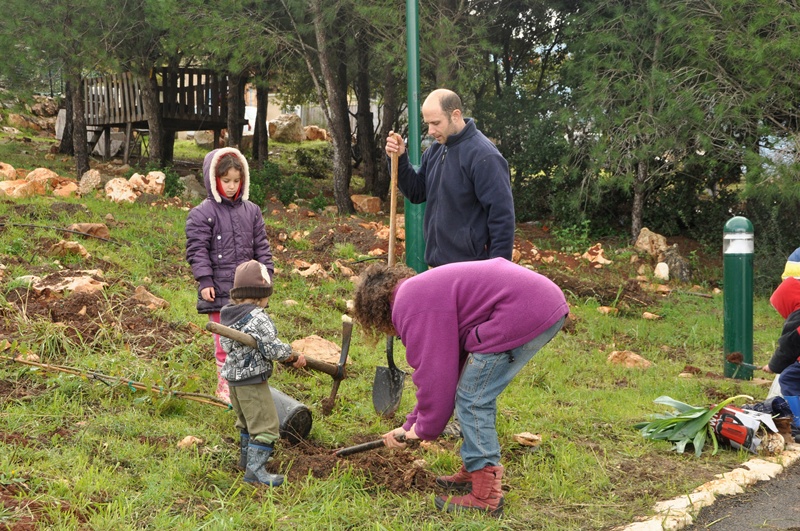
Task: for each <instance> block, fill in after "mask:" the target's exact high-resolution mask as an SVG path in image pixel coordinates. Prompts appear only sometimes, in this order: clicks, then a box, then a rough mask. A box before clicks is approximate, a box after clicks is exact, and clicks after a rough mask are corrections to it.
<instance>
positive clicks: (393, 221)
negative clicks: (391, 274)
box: [389, 133, 403, 267]
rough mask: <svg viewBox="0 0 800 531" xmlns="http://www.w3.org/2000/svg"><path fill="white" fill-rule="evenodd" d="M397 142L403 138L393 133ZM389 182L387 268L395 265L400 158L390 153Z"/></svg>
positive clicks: (394, 153) (395, 153)
mask: <svg viewBox="0 0 800 531" xmlns="http://www.w3.org/2000/svg"><path fill="white" fill-rule="evenodd" d="M394 138H395V140H396V141H397V142H402V141H403V138H402V137H401V136H400V135H398V134H397V133H394ZM391 159H392V171H391V181H390V182H389V192H390V194H389V197H390V201H389V267H391V266H393V265H394V264H395V243H396V241H397V234H396V233H397V165H398V163H399V160H400V156H399V155H398V154H397V152H396V151H395V152H393V153H392V157H391Z"/></svg>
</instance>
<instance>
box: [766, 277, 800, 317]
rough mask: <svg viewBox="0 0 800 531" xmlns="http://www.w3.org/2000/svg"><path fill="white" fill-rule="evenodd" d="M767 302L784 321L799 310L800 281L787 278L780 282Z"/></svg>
mask: <svg viewBox="0 0 800 531" xmlns="http://www.w3.org/2000/svg"><path fill="white" fill-rule="evenodd" d="M769 302H770V304H772V307H773V308H775V309H776V310H777V311H778V313H779V314H780V316H781V317H783V318H784V319H786V318H787V317H789V315H790V314H792V313H793V312H795V311H797V310H800V280H797V279H796V278H794V277H789V278H787V279H786V280H784V281H783V282H781V283H780V284H779V285H778V287H777V288H776V289H775V291H774V292H773V293H772V296H771V297H770V298H769Z"/></svg>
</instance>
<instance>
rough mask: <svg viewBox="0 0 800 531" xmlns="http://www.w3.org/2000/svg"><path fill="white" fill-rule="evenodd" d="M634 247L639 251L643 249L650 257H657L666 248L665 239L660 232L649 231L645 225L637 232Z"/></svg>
mask: <svg viewBox="0 0 800 531" xmlns="http://www.w3.org/2000/svg"><path fill="white" fill-rule="evenodd" d="M634 248H636V249H637V250H639V251H645V252H646V253H647V254H649V255H650V256H652V257H658V256H659V255H660V254H661V253H663V252H664V251H666V250H667V239H666V238H665V237H664V236H662V235H660V234H656V233H655V232H651V231H650V229H648V228H647V227H644V228H642V230H641V231H640V232H639V237H638V238H636V243H635V244H634Z"/></svg>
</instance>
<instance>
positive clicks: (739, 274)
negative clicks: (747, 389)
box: [722, 216, 754, 380]
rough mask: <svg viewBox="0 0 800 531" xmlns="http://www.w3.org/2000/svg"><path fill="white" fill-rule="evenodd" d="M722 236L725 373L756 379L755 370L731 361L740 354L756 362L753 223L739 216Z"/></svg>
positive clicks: (746, 361) (727, 226) (731, 221)
mask: <svg viewBox="0 0 800 531" xmlns="http://www.w3.org/2000/svg"><path fill="white" fill-rule="evenodd" d="M722 232H723V236H722V278H723V281H722V284H723V287H722V289H723V301H724V302H723V305H724V312H723V315H724V317H723V325H724V336H725V339H724V349H723V350H724V352H723V355H724V358H723V364H724V374H725V376H727V377H729V378H737V379H739V380H752V379H753V370H752V369H746V368H744V367H742V366H740V365H738V364H735V363H731V362H730V361H728V356H729V355H730V354H732V353H734V352H739V353H741V354H742V357H743V358H744V360H743V361H744V363H749V364H752V363H753V249H754V244H753V224H752V223H750V220H748V219H747V218H743V217H741V216H736V217H733V218H731V219H729V220H728V222H727V223H725V227H724V229H723V231H722Z"/></svg>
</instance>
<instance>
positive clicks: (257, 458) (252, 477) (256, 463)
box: [244, 442, 283, 487]
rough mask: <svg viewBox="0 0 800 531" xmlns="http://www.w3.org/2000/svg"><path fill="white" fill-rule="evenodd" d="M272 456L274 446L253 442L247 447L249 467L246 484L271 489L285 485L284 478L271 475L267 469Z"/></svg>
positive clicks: (247, 468)
mask: <svg viewBox="0 0 800 531" xmlns="http://www.w3.org/2000/svg"><path fill="white" fill-rule="evenodd" d="M271 454H272V446H267V445H264V444H258V443H253V442H251V443H250V444H249V445H247V466H246V468H245V472H244V480H245V481H246V482H248V483H261V484H262V485H269V486H270V487H277V486H278V485H281V484H282V483H283V476H281V475H279V474H270V473H269V472H267V469H266V468H265V466H266V464H267V461H269V456H270V455H271Z"/></svg>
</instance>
